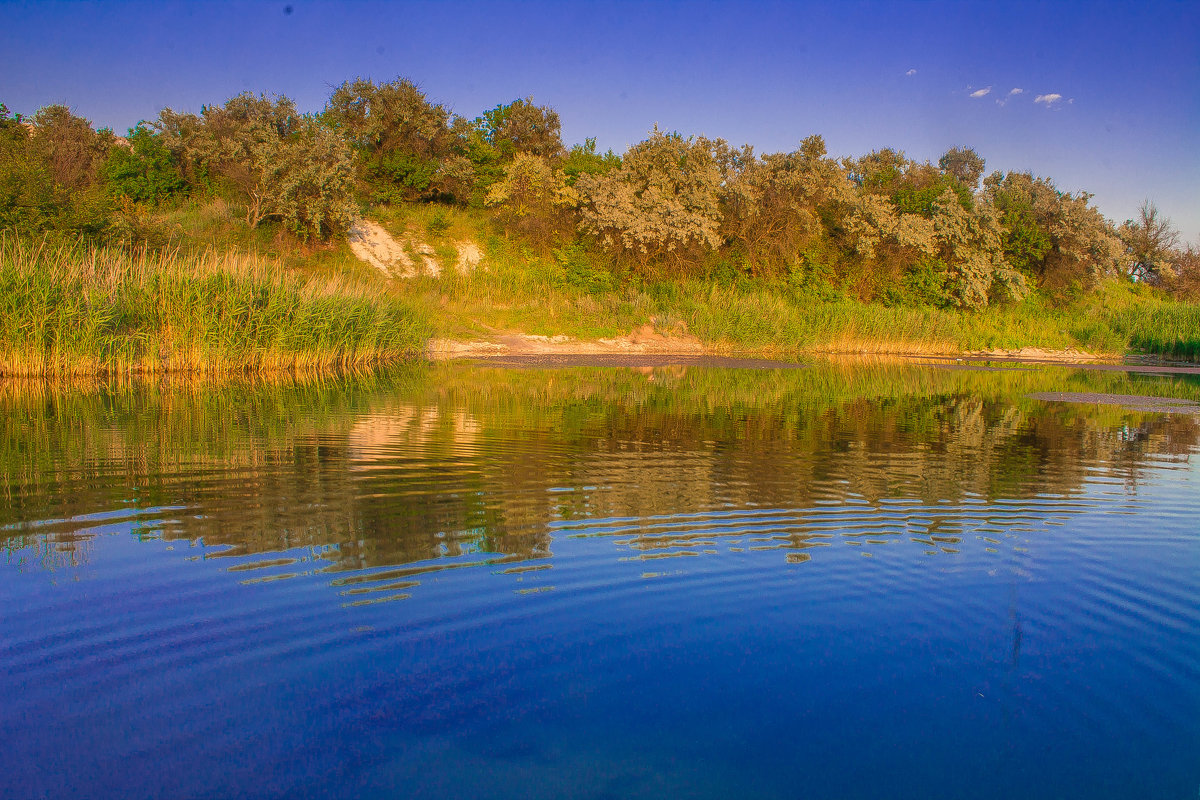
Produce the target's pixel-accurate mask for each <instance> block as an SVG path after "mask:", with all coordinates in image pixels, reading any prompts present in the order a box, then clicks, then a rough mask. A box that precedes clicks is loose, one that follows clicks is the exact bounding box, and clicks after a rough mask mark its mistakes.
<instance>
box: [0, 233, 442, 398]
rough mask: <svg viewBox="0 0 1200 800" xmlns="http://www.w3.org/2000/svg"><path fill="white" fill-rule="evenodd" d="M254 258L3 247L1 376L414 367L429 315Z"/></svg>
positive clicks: (6, 243) (16, 243)
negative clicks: (411, 362) (406, 362)
mask: <svg viewBox="0 0 1200 800" xmlns="http://www.w3.org/2000/svg"><path fill="white" fill-rule="evenodd" d="M276 266H277V265H276V264H274V263H272V262H269V261H265V260H262V259H259V258H256V257H253V256H237V255H228V254H226V255H218V254H216V253H212V252H208V253H197V254H190V255H183V254H179V253H173V252H169V251H166V252H164V251H159V252H149V251H146V250H139V251H134V252H129V251H127V250H122V249H118V248H111V247H95V246H85V245H73V246H71V245H60V246H57V247H53V246H49V245H42V246H39V247H30V246H28V245H26V244H23V243H22V242H21V241H20V240H17V239H15V238H12V237H10V236H4V237H0V376H21V375H65V374H72V373H94V372H105V373H130V372H148V371H168V372H175V371H185V372H221V371H234V370H255V371H271V370H297V369H300V370H305V369H329V368H354V367H364V366H374V365H378V364H381V363H389V362H395V361H399V360H404V359H408V358H413V357H414V356H416V355H417V354H419V353H420V352H421V350H422V348H423V346H424V341H425V339H426V337H427V336H428V328H427V324H426V323H425V322H424V319H423V317H422V315H421V314H420V313H419V312H418V311H416V310H414V309H413V308H412V307H411V306H410V305H408V304H406V303H404V302H402V301H400V300H398V299H396V298H392V297H386V296H384V297H380V296H378V295H377V294H376V293H375V292H373V291H372V290H371V288H370V287H369V286H367V285H354V284H353V283H350V282H348V281H346V280H342V279H334V280H320V279H316V278H310V279H301V278H298V277H296V276H294V275H290V274H287V273H284V272H282V271H281V270H279V269H277V268H276Z"/></svg>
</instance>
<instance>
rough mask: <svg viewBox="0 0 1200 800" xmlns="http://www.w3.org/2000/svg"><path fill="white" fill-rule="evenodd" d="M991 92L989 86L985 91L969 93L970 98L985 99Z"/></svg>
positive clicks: (978, 90)
mask: <svg viewBox="0 0 1200 800" xmlns="http://www.w3.org/2000/svg"><path fill="white" fill-rule="evenodd" d="M991 91H992V87H990V86H989V87H987V88H986V89H976V90H975V91H973V92H971V97H986V96H987V95H988V93H989V92H991Z"/></svg>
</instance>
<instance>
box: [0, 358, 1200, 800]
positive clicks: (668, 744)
mask: <svg viewBox="0 0 1200 800" xmlns="http://www.w3.org/2000/svg"><path fill="white" fill-rule="evenodd" d="M612 373H613V371H612V370H599V369H596V370H575V371H571V370H565V371H564V370H544V371H536V370H535V371H519V372H517V373H510V372H504V371H489V370H483V369H478V368H473V367H458V368H441V371H438V372H435V373H434V374H432V375H427V376H418V377H415V378H414V377H411V376H410V377H406V378H405V379H404V380H403V381H400V382H398V383H396V384H390V383H388V384H383V385H381V384H379V383H370V384H367V385H363V386H359V385H356V384H354V383H353V382H350V383H349V384H343V385H341V386H338V387H335V388H334V389H332V390H325V391H323V393H321V394H320V395H319V396H318V398H319V401H320V402H319V406H320V410H319V413H318V412H316V411H312V410H311V409H312V407H313V405H314V404H315V403H314V398H313V396H312V395H311V394H306V393H305V392H307V391H308V390H297V391H296V392H295V393H292V394H288V392H286V391H284V392H282V393H281V392H280V391H279V390H278V389H273V390H268V389H263V390H261V391H259V390H256V389H254V388H253V387H250V388H241V389H239V390H238V391H237V392H236V393H234V394H233V396H232V398H230V397H227V396H223V397H222V398H219V399H218V400H213V399H211V398H210V399H207V400H206V399H205V398H204V397H202V396H200V397H198V396H195V395H188V396H187V397H184V398H180V397H174V396H172V395H170V394H169V393H164V394H153V396H149V395H148V393H147V391H146V390H144V389H138V388H136V387H134V388H130V389H128V390H121V391H119V392H116V393H115V394H108V395H104V396H103V397H102V399H99V400H97V399H95V396H93V395H91V394H88V393H83V394H81V395H79V396H75V397H72V398H69V399H61V398H59V399H54V400H52V401H51V402H44V398H38V399H37V401H36V402H30V403H24V404H23V403H21V402H20V401H19V399H18V400H10V401H9V405H7V406H5V408H6V409H7V410H6V417H5V419H6V423H5V424H6V428H5V431H6V437H7V438H6V439H5V441H7V442H8V443H9V444H8V448H9V453H8V456H7V457H6V458H7V460H6V462H5V464H6V471H5V473H4V478H5V483H4V486H3V488H4V491H3V492H0V498H3V497H7V498H8V503H7V505H8V511H6V512H5V516H4V518H3V524H2V526H0V537H4V538H3V541H4V542H5V550H6V552H7V555H6V556H5V560H4V562H3V563H2V564H0V607H2V608H3V609H4V612H3V615H2V617H0V698H3V699H2V700H0V743H2V744H0V796H2V797H14V798H25V797H31V798H33V797H39V798H40V797H54V798H57V797H88V798H109V797H112V798H156V797H170V798H192V797H196V798H200V797H264V798H265V797H429V798H434V797H487V798H542V797H546V798H551V797H555V798H557V797H572V798H574V797H579V798H607V797H613V798H616V797H622V798H623V797H674V796H678V797H713V798H717V797H720V798H725V797H756V798H757V797H761V798H794V797H805V798H879V797H892V798H923V799H928V798H959V797H973V798H1012V797H1021V798H1024V800H1034V798H1076V797H1086V798H1093V799H1095V798H1129V797H1148V798H1193V797H1196V796H1197V793H1198V791H1200V602H1198V600H1200V522H1198V520H1200V491H1197V490H1198V488H1200V475H1198V473H1197V468H1196V459H1197V453H1198V452H1200V447H1198V446H1197V442H1198V440H1200V439H1198V437H1197V430H1198V419H1200V418H1197V417H1196V416H1195V415H1191V414H1187V413H1184V414H1171V415H1167V414H1158V413H1142V412H1139V411H1137V410H1132V409H1122V408H1120V407H1114V406H1099V405H1097V406H1092V405H1069V406H1067V405H1061V404H1053V403H1047V402H1042V401H1036V400H1030V399H1028V398H1027V397H1026V396H1025V393H1024V388H1025V386H1026V385H1025V384H1023V383H1020V382H1019V381H1018V382H1016V383H1017V384H1018V385H1016V386H1014V387H1013V388H1011V389H1009V388H1006V387H1007V384H1006V382H1005V381H1006V380H1008V378H1007V376H999V377H995V378H992V377H987V378H983V377H979V376H963V377H958V376H955V375H950V374H939V375H935V376H933V377H928V376H925V375H924V374H921V375H918V376H916V377H913V376H912V375H911V374H909V373H908V372H906V373H905V374H904V375H903V376H901V377H899V378H896V380H897V381H898V382H899V383H900V384H901V385H902V386H905V385H909V384H912V383H913V382H914V381H915V382H916V383H915V385H916V386H917V388H918V389H919V391H914V393H913V394H912V395H911V396H907V395H904V394H903V392H899V393H897V392H896V391H893V392H890V393H886V396H869V395H867V396H863V397H858V398H856V397H852V396H846V395H844V394H841V392H845V391H847V390H846V389H845V385H846V383H845V382H846V381H847V380H848V379H845V378H844V376H842V377H841V378H839V377H838V376H836V375H835V376H833V377H830V378H829V379H828V380H829V381H833V385H834V386H835V387H839V388H838V390H837V392H832V391H831V390H830V389H829V384H827V383H822V382H820V381H817V382H815V383H814V379H813V378H812V377H811V376H809V377H796V378H788V377H781V373H776V372H772V371H766V372H763V373H761V375H757V376H756V375H750V376H747V375H745V374H742V373H736V374H734V373H732V372H731V373H730V375H729V376H726V375H725V373H723V372H715V373H712V372H709V373H706V372H705V371H704V370H703V369H700V368H692V369H691V370H690V371H689V372H687V373H680V372H678V371H676V372H670V371H667V372H663V371H657V372H655V371H646V372H641V373H637V372H634V373H628V374H626V373H621V375H620V376H619V377H617V378H613V377H612ZM1044 373H1048V374H1041V373H1040V374H1039V376H1038V380H1041V381H1042V382H1043V383H1053V382H1055V381H1060V382H1061V383H1062V384H1063V385H1067V384H1071V385H1077V384H1078V383H1079V382H1080V381H1085V382H1086V381H1087V380H1092V379H1091V378H1088V377H1087V376H1086V375H1085V376H1082V377H1080V375H1079V374H1078V373H1077V372H1075V371H1070V370H1059V371H1053V370H1047V371H1044ZM885 377H887V376H885ZM889 379H890V378H889ZM789 380H790V381H793V382H794V385H793V384H789V383H787V381H789ZM838 380H842V381H843V383H838V382H837V381H838ZM1023 380H1025V379H1023ZM1027 380H1032V379H1027ZM1106 380H1108V379H1107V378H1106ZM756 381H761V382H764V384H763V386H762V387H761V388H760V387H758V386H757V384H756ZM781 381H782V382H783V385H782V388H781V384H780V382H781ZM806 381H807V382H806ZM735 382H741V383H740V384H739V385H741V387H742V389H741V390H738V391H728V392H727V391H724V390H722V389H721V388H719V387H721V386H722V385H725V384H732V383H735ZM448 386H449V387H453V388H450V389H448V388H445V387H448ZM664 386H665V388H663V387H664ZM714 387H717V388H714ZM1100 388H1104V387H1100ZM1150 388H1154V389H1156V390H1157V391H1160V392H1161V391H1163V390H1164V389H1163V387H1162V386H1153V387H1150ZM1166 388H1167V389H1170V388H1174V389H1175V390H1176V392H1177V393H1178V390H1179V386H1178V385H1175V384H1172V385H1171V386H1169V387H1166ZM1183 388H1184V389H1187V388H1188V387H1187V386H1184V387H1183ZM743 390H744V391H743ZM256 392H259V394H256ZM639 392H640V394H639ZM831 394H834V395H836V396H835V397H833V398H831V397H830V396H829V395H831ZM260 395H265V396H266V399H265V400H263V399H261V398H260ZM898 395H899V396H898ZM255 398H259V399H255ZM754 398H759V399H757V400H756V399H754ZM185 402H186V403H191V404H193V405H199V406H203V405H205V404H206V403H207V404H208V406H209V407H210V413H199V412H196V413H191V412H188V415H187V416H186V417H183V418H180V417H178V415H179V414H182V413H184V412H183V411H181V410H180V409H181V407H182V406H183V405H185ZM213 407H215V410H214V409H213ZM46 408H50V409H51V410H49V411H47V410H46ZM230 408H236V409H243V411H244V413H242V414H241V416H240V418H239V416H238V415H237V414H230V413H228V409H230ZM63 428H68V429H69V430H67V431H66V432H61V433H56V432H55V431H60V430H61V429H63ZM31 431H34V432H33V433H31ZM38 431H40V433H37V432H38ZM39 437H41V438H39ZM18 452H19V453H20V455H17V453H18Z"/></svg>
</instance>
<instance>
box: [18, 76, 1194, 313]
mask: <svg viewBox="0 0 1200 800" xmlns="http://www.w3.org/2000/svg"><path fill="white" fill-rule="evenodd" d="M206 196H213V197H223V198H226V199H228V200H230V201H232V202H233V203H234V204H236V205H237V207H238V208H239V209H241V213H242V214H243V215H244V222H245V224H246V225H248V226H250V227H258V226H260V225H262V224H264V223H270V224H276V225H279V226H281V227H282V228H284V229H286V230H288V231H290V232H292V233H293V234H295V235H296V236H298V237H300V238H302V239H306V240H327V239H331V238H336V237H339V236H343V235H344V234H345V233H346V231H347V229H348V227H349V226H350V225H351V224H352V222H353V220H354V219H355V217H356V216H357V215H359V214H361V213H363V211H364V209H365V208H368V207H370V206H371V205H376V204H395V203H442V204H449V205H459V206H473V207H483V208H489V209H492V210H493V215H492V216H493V218H494V220H495V223H496V225H497V226H499V227H500V229H501V230H502V231H503V232H504V233H505V234H506V235H512V236H518V237H521V238H522V239H523V240H524V241H526V242H528V244H529V245H530V246H531V247H532V248H534V249H535V250H538V251H540V252H542V253H543V254H551V253H552V254H554V256H555V257H556V258H559V259H560V260H562V259H565V260H568V261H571V260H574V261H575V262H579V261H580V260H582V261H584V262H586V265H585V267H584V271H585V272H589V273H590V274H592V275H596V274H600V275H603V276H605V277H606V278H608V277H611V276H612V275H613V274H618V275H620V274H638V275H643V276H655V277H675V276H678V277H683V276H689V275H696V274H701V275H709V276H715V277H730V276H733V277H735V278H742V277H749V278H758V279H765V280H775V281H786V282H788V283H790V284H793V285H798V286H806V285H811V286H814V287H836V288H837V289H838V290H839V291H844V292H846V293H848V294H851V295H853V296H856V297H858V298H860V299H863V300H870V301H879V302H884V303H890V304H910V305H930V306H937V307H957V308H965V309H975V308H982V307H985V306H987V305H989V304H993V303H998V302H1009V301H1015V300H1020V299H1021V298H1022V297H1024V296H1025V295H1026V294H1028V293H1029V292H1030V291H1032V290H1034V289H1041V290H1043V291H1044V292H1046V293H1049V294H1051V295H1061V296H1070V295H1072V294H1076V293H1079V292H1084V291H1088V290H1089V289H1091V288H1092V287H1094V286H1096V285H1097V284H1098V282H1099V281H1100V280H1101V279H1103V278H1104V277H1106V276H1112V275H1123V276H1126V277H1129V278H1131V279H1135V280H1141V281H1146V282H1150V283H1155V284H1159V285H1162V286H1164V287H1166V288H1169V289H1171V290H1173V291H1174V292H1176V293H1177V294H1180V295H1186V296H1200V263H1198V262H1200V259H1198V257H1197V251H1196V249H1195V248H1194V247H1192V246H1190V245H1189V246H1181V244H1180V241H1179V236H1178V233H1177V232H1176V231H1175V230H1174V229H1173V228H1172V226H1171V224H1170V221H1169V220H1167V219H1165V218H1164V217H1163V216H1162V215H1161V214H1160V213H1159V212H1158V210H1157V209H1156V208H1155V207H1154V205H1153V204H1151V203H1149V202H1147V203H1146V204H1145V205H1144V206H1143V207H1142V208H1141V209H1140V211H1139V214H1138V218H1137V219H1133V220H1127V221H1126V222H1124V223H1123V224H1121V225H1119V226H1118V225H1114V224H1113V223H1112V222H1110V221H1109V220H1107V219H1105V217H1104V216H1103V215H1102V214H1101V213H1100V212H1099V210H1098V209H1097V208H1096V207H1095V206H1093V205H1092V204H1091V202H1090V201H1091V196H1090V195H1089V194H1088V193H1086V192H1079V193H1074V194H1073V193H1070V192H1065V191H1061V190H1059V189H1058V188H1057V187H1056V186H1055V185H1054V183H1053V182H1052V181H1051V180H1050V179H1048V178H1044V177H1038V176H1034V175H1033V174H1031V173H1029V172H1016V171H1009V172H992V173H990V174H985V162H984V160H983V158H982V157H981V156H980V155H979V154H978V153H976V152H975V151H974V150H972V149H970V148H965V147H955V148H952V149H950V150H949V151H947V152H946V153H945V154H944V155H943V156H942V157H941V158H940V159H939V160H938V162H937V163H936V164H934V163H930V162H922V161H917V160H913V159H910V158H908V157H907V156H905V154H904V153H902V152H900V151H897V150H894V149H890V148H884V149H881V150H877V151H875V152H872V153H869V154H867V155H864V156H860V157H855V158H852V157H847V158H840V159H839V158H834V157H832V156H830V155H829V153H828V152H827V149H826V145H825V142H824V140H823V139H822V137H821V136H819V135H813V136H809V137H808V138H806V139H804V140H803V141H801V142H800V143H799V146H798V147H797V148H796V149H795V150H793V151H791V152H786V153H768V154H758V153H756V152H755V151H754V149H753V148H752V147H751V146H749V145H743V146H741V147H737V146H734V145H731V144H729V143H728V142H726V141H724V140H722V139H710V138H707V137H704V136H685V135H683V134H680V133H677V132H667V131H661V130H659V129H658V128H657V127H655V128H654V129H653V130H652V131H650V133H649V134H648V136H647V137H646V138H645V139H644V140H642V141H640V142H638V143H636V144H634V145H632V146H631V147H629V148H628V150H626V151H625V152H624V153H622V154H616V153H614V152H612V151H611V150H610V151H608V152H605V153H601V152H598V150H597V148H596V142H595V140H594V139H588V140H586V141H585V142H584V143H582V144H576V145H573V146H571V147H567V146H566V145H565V144H564V143H563V141H562V136H561V125H560V121H559V117H558V114H557V112H555V111H554V110H553V109H552V108H549V107H547V106H539V105H536V104H535V103H534V102H533V100H532V98H523V99H518V100H515V101H513V102H511V103H508V104H502V105H497V106H496V107H494V108H492V109H489V110H487V111H485V112H484V113H482V114H481V115H479V116H478V117H475V118H472V119H468V118H466V117H463V116H460V115H457V114H454V113H452V112H451V110H450V109H448V108H447V107H446V106H444V105H441V104H438V103H434V102H432V101H431V100H430V99H429V98H428V97H427V96H426V94H425V93H424V92H423V91H422V90H421V89H420V88H419V87H418V86H417V85H416V84H414V83H413V82H412V81H409V80H407V79H402V78H401V79H397V80H394V81H391V82H388V83H375V82H374V81H371V80H364V79H356V80H354V81H347V82H346V83H343V84H342V85H341V86H339V87H337V88H336V89H335V90H334V91H333V93H332V95H331V96H330V98H329V100H328V102H327V104H326V106H325V108H324V109H323V110H322V111H321V112H319V113H314V114H305V113H300V112H299V111H298V110H297V108H296V106H295V103H294V102H293V101H292V100H290V99H288V98H286V97H282V96H270V97H269V96H266V95H261V94H253V93H249V92H247V93H243V94H240V95H237V96H236V97H232V98H230V99H228V100H227V101H225V103H223V104H221V105H210V106H204V107H202V109H201V111H200V113H199V114H192V113H182V112H176V111H173V110H172V109H170V108H166V109H163V110H162V112H161V113H160V114H159V117H158V119H156V120H154V121H153V122H142V123H139V124H138V125H137V126H135V127H134V128H132V129H130V130H129V131H128V133H127V135H126V136H125V137H118V136H116V135H114V134H113V133H112V132H111V131H109V130H107V129H101V130H95V129H94V128H93V127H92V125H91V124H90V123H89V122H88V121H87V120H84V119H81V118H80V117H78V116H75V115H73V114H72V113H71V112H70V111H69V109H67V108H65V107H63V106H48V107H46V108H43V109H41V110H39V111H38V112H37V113H36V114H34V115H33V116H32V117H28V118H25V117H21V116H20V115H13V114H11V113H10V112H9V110H8V109H7V108H6V107H4V106H3V105H2V104H0V227H2V228H8V229H12V230H15V231H17V232H18V233H21V234H25V235H41V234H44V232H45V231H59V232H63V233H67V234H71V235H77V236H81V237H86V238H92V239H107V240H130V239H136V238H137V235H138V231H139V225H140V221H142V220H144V219H145V218H146V215H147V214H148V213H149V212H148V209H153V208H154V207H156V206H162V205H164V204H170V203H173V202H178V201H179V199H180V198H185V197H192V198H197V197H201V198H202V197H206ZM601 284H602V285H611V281H610V280H605V281H601Z"/></svg>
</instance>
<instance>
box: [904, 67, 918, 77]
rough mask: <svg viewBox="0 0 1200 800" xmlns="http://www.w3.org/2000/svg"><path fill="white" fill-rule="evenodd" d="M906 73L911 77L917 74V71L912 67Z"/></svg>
mask: <svg viewBox="0 0 1200 800" xmlns="http://www.w3.org/2000/svg"><path fill="white" fill-rule="evenodd" d="M904 74H905V75H907V76H908V77H910V78H911V77H912V76H913V75H916V74H917V71H916V70H915V69H910V70H909V71H908V72H906V73H904Z"/></svg>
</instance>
